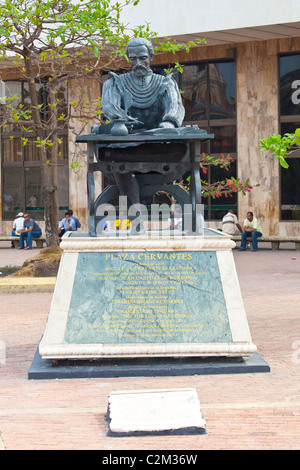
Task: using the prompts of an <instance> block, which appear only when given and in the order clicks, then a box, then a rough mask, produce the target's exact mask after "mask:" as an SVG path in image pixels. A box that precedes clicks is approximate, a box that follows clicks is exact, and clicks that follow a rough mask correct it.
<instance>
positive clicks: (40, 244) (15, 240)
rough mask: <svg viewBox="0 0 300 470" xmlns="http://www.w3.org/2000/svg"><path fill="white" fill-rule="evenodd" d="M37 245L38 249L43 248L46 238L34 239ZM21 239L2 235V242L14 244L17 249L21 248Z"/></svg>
mask: <svg viewBox="0 0 300 470" xmlns="http://www.w3.org/2000/svg"><path fill="white" fill-rule="evenodd" d="M33 240H34V241H35V243H36V246H37V248H43V245H44V243H45V241H46V239H45V237H40V238H34V239H33ZM19 241H20V238H19V237H14V236H13V235H0V242H13V243H14V245H15V248H18V247H19V245H20V244H19Z"/></svg>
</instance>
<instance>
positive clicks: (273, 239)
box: [230, 235, 300, 251]
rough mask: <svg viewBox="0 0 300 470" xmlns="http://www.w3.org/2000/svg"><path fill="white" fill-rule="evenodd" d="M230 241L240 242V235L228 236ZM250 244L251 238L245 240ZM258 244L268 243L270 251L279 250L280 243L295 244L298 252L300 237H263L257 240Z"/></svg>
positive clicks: (299, 249)
mask: <svg viewBox="0 0 300 470" xmlns="http://www.w3.org/2000/svg"><path fill="white" fill-rule="evenodd" d="M230 238H231V240H233V241H235V242H237V241H239V242H240V241H241V235H234V236H230ZM249 242H250V243H251V238H249V237H248V238H247V243H249ZM257 242H258V243H262V242H268V243H271V245H272V250H279V246H280V243H295V248H296V250H297V251H300V237H297V236H291V237H284V236H283V237H281V236H279V235H264V236H263V237H258V238H257Z"/></svg>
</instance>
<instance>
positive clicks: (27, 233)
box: [19, 214, 42, 250]
mask: <svg viewBox="0 0 300 470" xmlns="http://www.w3.org/2000/svg"><path fill="white" fill-rule="evenodd" d="M24 220H25V222H24V229H23V230H22V231H21V233H20V246H19V250H24V241H25V239H26V248H25V250H31V248H32V240H33V238H39V237H41V236H42V231H41V229H40V227H39V225H38V224H37V223H36V222H35V221H34V220H33V219H31V218H30V215H29V214H24Z"/></svg>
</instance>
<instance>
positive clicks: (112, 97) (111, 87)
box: [102, 77, 124, 121]
mask: <svg viewBox="0 0 300 470" xmlns="http://www.w3.org/2000/svg"><path fill="white" fill-rule="evenodd" d="M102 109H103V114H104V116H105V117H106V118H107V119H109V120H110V121H112V120H114V119H122V118H124V109H122V108H121V94H120V92H119V90H118V87H117V86H116V83H115V79H114V77H111V78H109V79H108V80H106V82H104V84H103V87H102Z"/></svg>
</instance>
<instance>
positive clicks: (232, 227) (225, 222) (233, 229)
mask: <svg viewBox="0 0 300 470" xmlns="http://www.w3.org/2000/svg"><path fill="white" fill-rule="evenodd" d="M222 232H224V233H227V234H228V235H239V234H240V233H242V232H243V230H242V227H241V226H240V224H239V223H238V219H237V216H236V215H235V213H234V212H233V211H232V210H229V211H228V212H227V214H225V215H224V217H223V219H222Z"/></svg>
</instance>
